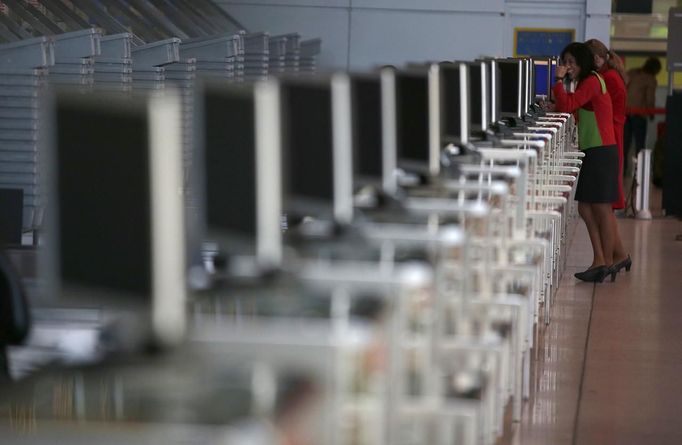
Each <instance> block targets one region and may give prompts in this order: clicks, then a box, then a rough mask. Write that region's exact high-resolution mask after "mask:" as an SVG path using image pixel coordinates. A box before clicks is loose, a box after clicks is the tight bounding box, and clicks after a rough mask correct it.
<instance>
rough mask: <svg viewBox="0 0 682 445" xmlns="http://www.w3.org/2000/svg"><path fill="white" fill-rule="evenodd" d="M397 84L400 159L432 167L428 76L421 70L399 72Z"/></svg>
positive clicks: (400, 160)
mask: <svg viewBox="0 0 682 445" xmlns="http://www.w3.org/2000/svg"><path fill="white" fill-rule="evenodd" d="M395 86H396V120H397V145H398V160H399V162H403V161H407V162H409V163H418V164H420V165H423V166H424V167H426V168H428V165H429V159H430V157H429V81H428V77H427V76H426V75H425V74H421V73H406V72H397V73H396V79H395Z"/></svg>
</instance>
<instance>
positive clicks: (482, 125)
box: [469, 62, 489, 131]
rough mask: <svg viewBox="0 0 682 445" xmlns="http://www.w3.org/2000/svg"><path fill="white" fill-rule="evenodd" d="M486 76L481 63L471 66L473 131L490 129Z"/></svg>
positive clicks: (471, 121) (470, 85)
mask: <svg viewBox="0 0 682 445" xmlns="http://www.w3.org/2000/svg"><path fill="white" fill-rule="evenodd" d="M485 74H486V70H485V66H484V64H483V63H481V62H472V63H470V64H469V91H470V92H471V93H470V97H469V105H470V107H471V109H470V110H469V122H470V128H471V130H473V131H482V130H485V129H486V128H487V127H488V122H487V120H488V117H487V114H488V113H487V107H488V106H489V104H488V92H487V87H488V85H487V84H486V83H485V82H487V79H485V78H484V76H485Z"/></svg>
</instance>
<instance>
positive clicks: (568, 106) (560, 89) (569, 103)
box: [552, 75, 601, 113]
mask: <svg viewBox="0 0 682 445" xmlns="http://www.w3.org/2000/svg"><path fill="white" fill-rule="evenodd" d="M600 89H601V85H600V82H599V79H597V77H596V76H593V75H590V76H589V77H588V78H587V79H585V80H583V81H582V82H580V83H579V84H578V88H576V90H575V93H571V94H569V93H567V92H566V89H565V88H564V84H563V82H557V83H555V84H554V87H552V91H553V92H554V98H555V101H556V110H557V111H559V112H562V113H573V112H574V111H575V110H577V109H578V108H580V107H582V106H583V105H585V104H586V103H588V102H589V101H590V99H592V97H594V96H595V94H597V93H598V92H599V91H600Z"/></svg>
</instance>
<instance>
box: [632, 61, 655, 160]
mask: <svg viewBox="0 0 682 445" xmlns="http://www.w3.org/2000/svg"><path fill="white" fill-rule="evenodd" d="M660 72H661V62H660V60H658V58H656V57H649V58H648V59H647V60H646V62H644V65H643V66H642V67H640V68H634V69H631V70H629V71H628V73H627V107H628V108H654V107H655V106H656V87H657V86H658V82H657V81H656V76H657V75H658V73H660ZM652 118H653V117H652ZM646 128H647V121H646V117H645V116H642V115H637V114H628V115H627V117H626V119H625V134H624V136H625V137H624V139H623V148H624V150H625V165H624V166H625V170H624V171H625V172H629V171H630V169H629V167H630V165H629V164H630V157H629V156H628V153H629V151H630V143H631V142H632V137H633V136H634V138H635V154H638V153H639V151H640V150H641V149H643V148H644V147H645V145H646Z"/></svg>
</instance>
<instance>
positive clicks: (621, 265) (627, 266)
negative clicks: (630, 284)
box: [613, 254, 632, 272]
mask: <svg viewBox="0 0 682 445" xmlns="http://www.w3.org/2000/svg"><path fill="white" fill-rule="evenodd" d="M613 267H614V268H615V269H616V272H620V270H621V269H622V268H625V271H626V272H630V268H631V267H632V258H630V255H629V254H628V257H627V258H625V259H624V260H623V261H620V262H618V263H616V264H614V265H613Z"/></svg>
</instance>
